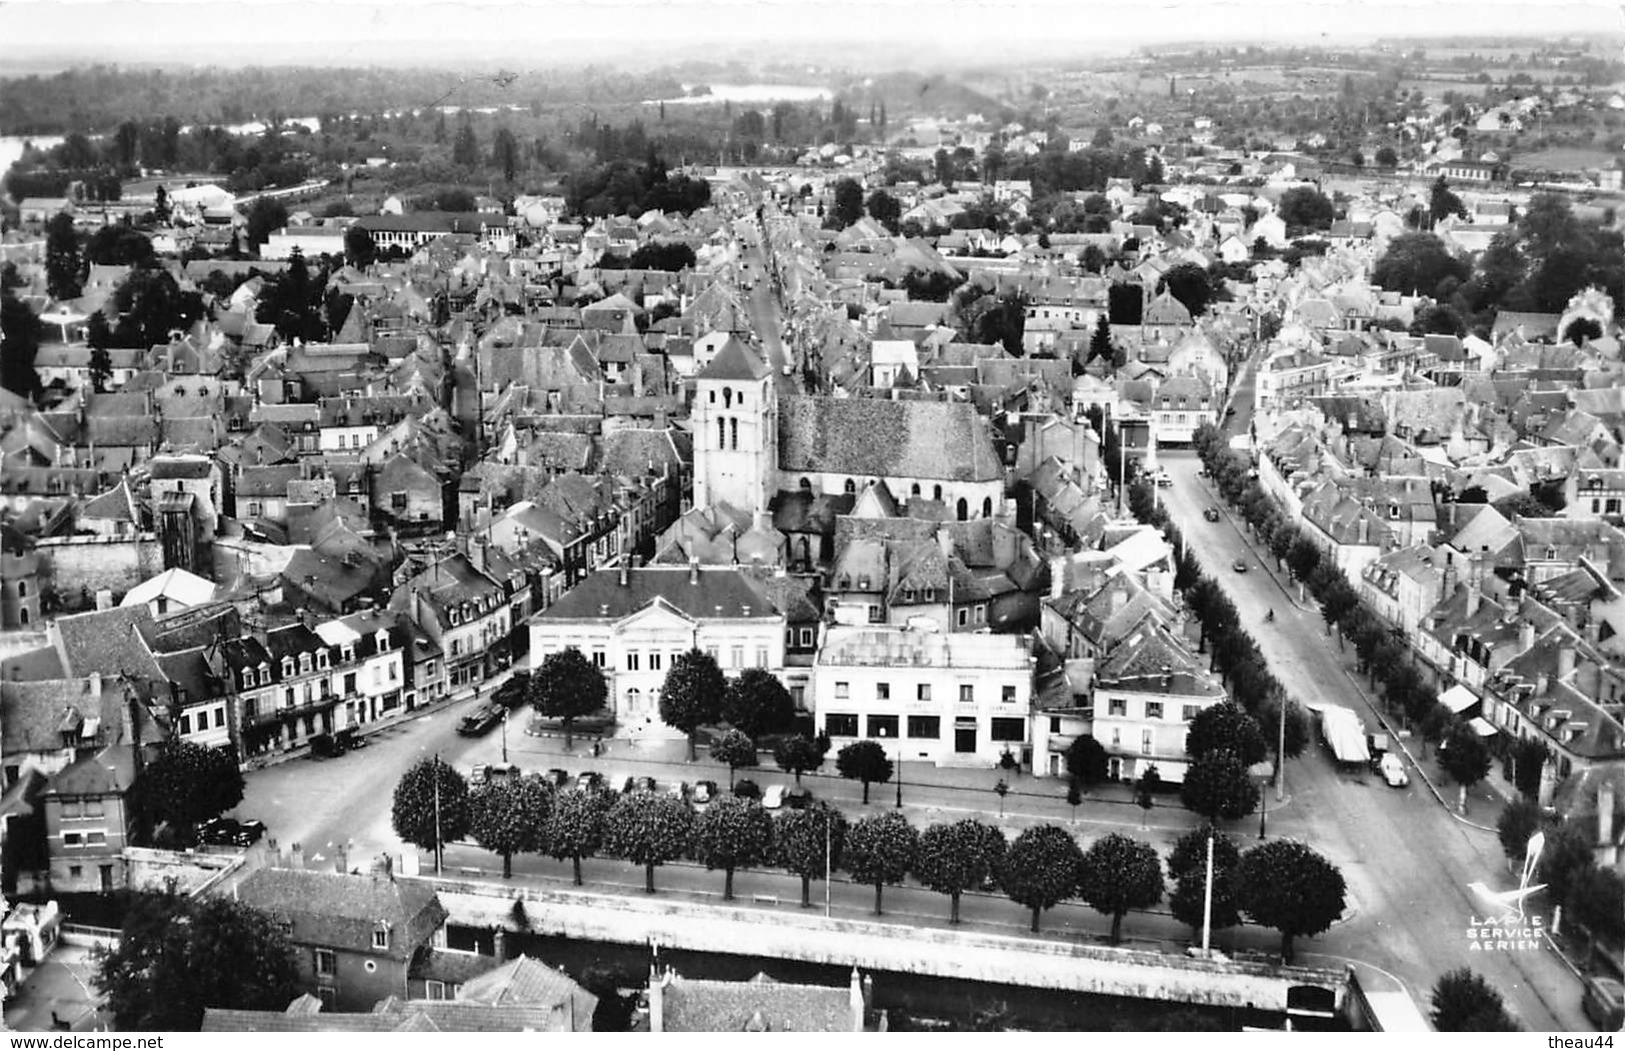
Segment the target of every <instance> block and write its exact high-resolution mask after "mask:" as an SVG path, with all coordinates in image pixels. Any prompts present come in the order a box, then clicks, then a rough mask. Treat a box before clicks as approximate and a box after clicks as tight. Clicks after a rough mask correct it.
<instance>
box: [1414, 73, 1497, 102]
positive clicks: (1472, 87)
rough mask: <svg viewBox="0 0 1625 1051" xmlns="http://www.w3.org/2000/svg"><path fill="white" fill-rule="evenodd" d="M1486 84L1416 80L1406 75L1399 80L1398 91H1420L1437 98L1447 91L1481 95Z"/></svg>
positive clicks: (1469, 81) (1463, 81) (1465, 81)
mask: <svg viewBox="0 0 1625 1051" xmlns="http://www.w3.org/2000/svg"><path fill="white" fill-rule="evenodd" d="M1488 86H1489V85H1487V84H1479V83H1477V82H1475V81H1471V80H1418V79H1414V78H1411V77H1407V78H1405V79H1404V80H1401V81H1400V82H1399V90H1400V91H1420V92H1421V93H1422V94H1423V95H1425V96H1427V97H1428V98H1435V99H1436V98H1438V97H1439V96H1440V95H1443V94H1444V93H1445V92H1447V91H1454V92H1456V93H1458V94H1461V95H1482V94H1484V89H1485V88H1486V87H1488Z"/></svg>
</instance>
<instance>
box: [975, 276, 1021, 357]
mask: <svg viewBox="0 0 1625 1051" xmlns="http://www.w3.org/2000/svg"><path fill="white" fill-rule="evenodd" d="M1026 330H1027V296H1026V295H1025V294H1024V293H1022V292H1019V291H1017V292H1009V293H1006V294H1005V295H1002V296H1000V297H999V298H998V299H997V300H995V301H994V302H993V305H992V306H991V307H989V308H988V309H986V310H984V311H982V312H981V314H979V315H978V316H977V318H976V323H975V325H973V326H972V334H973V335H974V336H975V337H976V341H977V342H978V343H998V344H1001V345H1003V347H1004V350H1005V353H1007V354H1010V355H1012V356H1014V357H1018V358H1019V357H1020V356H1021V354H1022V347H1021V337H1022V335H1023V334H1024V333H1025V332H1026Z"/></svg>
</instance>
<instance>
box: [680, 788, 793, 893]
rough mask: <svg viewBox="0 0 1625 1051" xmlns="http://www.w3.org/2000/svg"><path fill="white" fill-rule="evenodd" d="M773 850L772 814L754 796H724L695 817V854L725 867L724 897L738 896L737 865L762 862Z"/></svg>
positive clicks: (710, 864)
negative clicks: (735, 876) (751, 797)
mask: <svg viewBox="0 0 1625 1051" xmlns="http://www.w3.org/2000/svg"><path fill="white" fill-rule="evenodd" d="M772 850H773V818H772V815H770V814H769V813H768V812H767V809H766V808H765V807H763V806H762V804H760V803H758V802H757V801H756V800H754V799H740V798H738V797H737V796H724V797H722V798H721V799H718V800H717V801H716V802H714V803H712V804H711V805H710V806H709V807H707V808H706V810H705V812H704V813H702V814H701V815H700V816H699V817H698V818H696V819H695V822H694V857H695V859H696V860H697V861H699V862H700V863H701V864H703V865H704V866H705V867H706V868H708V869H721V870H722V872H723V884H722V900H723V901H732V900H733V898H734V869H736V868H750V867H751V866H753V865H760V864H762V863H763V862H765V861H766V860H767V859H768V858H769V857H771V856H772Z"/></svg>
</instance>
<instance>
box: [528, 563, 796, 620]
mask: <svg viewBox="0 0 1625 1051" xmlns="http://www.w3.org/2000/svg"><path fill="white" fill-rule="evenodd" d="M691 573H692V575H693V577H694V579H692V580H691V579H690V577H691ZM626 576H627V583H626V584H625V585H624V586H623V585H622V584H621V582H620V571H619V570H614V569H601V570H599V571H597V572H595V573H593V574H592V575H591V576H589V577H587V578H586V579H584V580H583V581H581V583H579V584H577V585H576V586H575V587H574V588H573V589H571V590H570V591H569V592H567V593H566V594H565V595H564V597H563V598H561V599H559V601H557V602H555V603H554V604H553V605H551V606H549V607H548V608H547V609H545V610H543V611H542V612H541V613H539V614H537V616H536V620H537V621H559V620H619V619H621V618H623V617H627V616H630V615H631V614H633V613H636V612H637V611H639V610H641V609H643V608H644V607H646V606H648V605H649V604H650V603H653V602H660V603H663V604H665V605H666V606H669V607H670V608H672V609H674V610H677V611H678V612H680V613H682V614H684V615H685V616H688V617H691V618H693V619H696V620H697V619H701V618H723V619H742V618H747V617H748V618H750V619H763V618H769V619H772V618H777V617H779V616H781V614H780V613H779V612H778V610H777V609H775V608H774V606H773V603H772V601H771V600H770V599H769V598H768V596H767V595H766V594H764V593H763V592H762V591H761V590H759V589H758V588H757V587H756V585H755V583H754V582H753V581H752V580H751V579H750V576H749V575H748V574H747V573H746V572H744V571H743V570H740V569H737V568H733V567H716V568H712V567H703V566H702V567H699V568H698V569H696V570H693V571H691V570H690V569H689V568H688V567H679V566H672V567H666V566H644V567H640V568H637V569H628V570H627V574H626Z"/></svg>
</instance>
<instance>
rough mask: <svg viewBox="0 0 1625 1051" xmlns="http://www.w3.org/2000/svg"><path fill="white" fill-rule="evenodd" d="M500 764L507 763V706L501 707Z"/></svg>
mask: <svg viewBox="0 0 1625 1051" xmlns="http://www.w3.org/2000/svg"><path fill="white" fill-rule="evenodd" d="M502 763H503V765H504V766H506V765H507V763H508V706H507V705H503V706H502Z"/></svg>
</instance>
